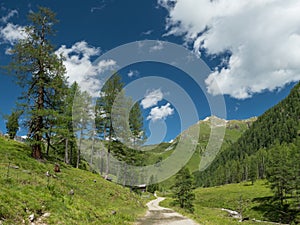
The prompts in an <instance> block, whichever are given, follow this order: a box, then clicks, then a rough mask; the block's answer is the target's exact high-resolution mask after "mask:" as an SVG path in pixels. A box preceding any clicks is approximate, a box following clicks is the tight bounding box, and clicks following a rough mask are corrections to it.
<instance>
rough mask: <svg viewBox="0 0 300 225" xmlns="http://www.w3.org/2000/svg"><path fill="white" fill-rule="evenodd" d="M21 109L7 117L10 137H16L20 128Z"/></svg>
mask: <svg viewBox="0 0 300 225" xmlns="http://www.w3.org/2000/svg"><path fill="white" fill-rule="evenodd" d="M20 115H21V112H20V111H14V112H12V113H11V114H10V115H9V116H8V117H7V122H6V129H7V133H8V135H9V138H10V139H14V138H15V136H16V134H17V131H18V129H19V117H20Z"/></svg>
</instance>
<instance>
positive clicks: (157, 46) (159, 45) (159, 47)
mask: <svg viewBox="0 0 300 225" xmlns="http://www.w3.org/2000/svg"><path fill="white" fill-rule="evenodd" d="M163 48H164V44H163V42H162V41H156V43H155V45H154V46H152V47H150V50H149V51H150V52H155V51H160V50H162V49H163Z"/></svg>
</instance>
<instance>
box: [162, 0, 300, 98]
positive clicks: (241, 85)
mask: <svg viewBox="0 0 300 225" xmlns="http://www.w3.org/2000/svg"><path fill="white" fill-rule="evenodd" d="M158 3H159V4H160V5H161V6H162V7H165V8H166V9H167V10H168V12H169V15H168V17H167V19H166V35H177V36H183V37H184V40H185V42H186V43H189V44H192V46H193V47H194V51H195V52H197V53H199V52H200V51H202V52H206V53H207V54H209V55H212V56H222V55H224V54H223V53H225V52H229V55H230V56H229V57H227V58H226V59H224V60H223V62H222V64H221V65H220V66H219V67H218V68H216V69H215V70H214V71H213V72H212V73H211V74H210V75H209V77H208V78H207V79H206V85H207V88H208V91H209V92H210V93H211V94H213V95H218V94H228V95H231V96H232V97H235V98H238V99H245V98H249V97H251V96H252V95H253V94H254V93H260V92H262V91H264V90H270V91H272V90H275V89H277V88H280V87H283V86H284V85H286V84H288V83H290V82H294V81H298V80H300V61H299V58H300V27H299V24H300V17H299V12H300V2H299V1H298V0H287V1H278V0H244V1H240V0H218V1H215V0H214V1H211V0H158ZM224 65H225V66H224ZM218 87H219V88H218Z"/></svg>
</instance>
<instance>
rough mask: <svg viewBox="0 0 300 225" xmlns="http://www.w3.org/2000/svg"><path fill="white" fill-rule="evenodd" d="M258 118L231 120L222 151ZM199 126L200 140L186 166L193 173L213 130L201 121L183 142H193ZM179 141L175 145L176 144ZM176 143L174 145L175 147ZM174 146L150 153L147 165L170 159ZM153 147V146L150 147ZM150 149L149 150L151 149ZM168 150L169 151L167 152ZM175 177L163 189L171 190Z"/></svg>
mask: <svg viewBox="0 0 300 225" xmlns="http://www.w3.org/2000/svg"><path fill="white" fill-rule="evenodd" d="M254 120H256V118H250V119H248V120H230V121H228V122H227V124H226V131H225V136H224V141H223V143H222V146H221V149H220V151H223V150H224V149H226V148H227V147H228V146H229V145H231V144H232V143H233V142H235V141H236V140H237V139H238V138H239V137H240V136H241V135H242V134H243V132H245V131H246V130H247V129H248V125H247V123H249V124H251V123H252V122H253V121H254ZM197 126H199V127H200V133H199V138H198V140H197V143H198V145H197V149H196V151H195V152H194V154H193V155H192V157H191V158H190V160H189V162H188V163H187V164H186V166H187V167H188V168H189V170H190V171H191V172H195V171H198V169H199V164H200V161H201V155H202V154H203V152H205V149H206V146H207V143H208V140H209V136H210V132H211V128H210V121H199V123H197V124H195V125H193V126H191V127H190V128H189V129H188V130H187V131H186V132H187V133H188V135H187V138H188V140H183V141H187V142H192V140H191V139H193V137H195V136H196V130H197ZM176 141H177V139H176V140H175V142H174V143H176ZM174 143H172V144H173V145H174ZM172 144H169V143H162V144H160V145H159V146H156V147H155V148H154V149H153V150H151V151H148V153H149V158H148V160H147V164H152V163H155V162H156V161H157V160H158V158H159V157H161V158H162V159H165V158H167V157H169V156H170V155H171V154H172V153H173V150H168V149H170V146H171V145H172ZM150 147H153V146H150ZM150 147H149V148H150ZM166 149H167V151H166ZM174 177H175V176H172V177H171V178H169V179H167V180H166V181H164V182H162V183H161V184H160V186H161V188H162V189H163V190H166V189H169V188H170V187H171V186H172V184H173V183H174V179H175V178H174Z"/></svg>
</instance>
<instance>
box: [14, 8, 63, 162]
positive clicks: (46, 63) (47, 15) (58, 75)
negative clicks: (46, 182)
mask: <svg viewBox="0 0 300 225" xmlns="http://www.w3.org/2000/svg"><path fill="white" fill-rule="evenodd" d="M28 18H29V22H30V25H28V26H26V28H25V33H26V38H25V39H22V40H20V41H19V42H18V43H17V44H16V45H15V46H14V47H13V49H12V50H11V54H12V62H11V63H10V65H9V66H8V70H9V71H10V72H11V73H13V74H15V76H16V78H17V81H18V84H19V85H20V86H21V87H22V88H24V93H23V96H22V97H23V100H24V101H25V102H24V103H25V104H23V109H24V113H25V115H27V117H28V119H27V126H28V130H29V137H30V140H31V147H32V156H33V157H34V158H36V159H41V158H42V148H43V140H44V139H45V138H46V137H45V136H46V133H47V128H48V124H47V118H50V117H51V115H53V110H55V109H56V103H57V101H58V100H60V98H62V97H63V95H62V94H61V93H64V90H65V84H66V81H65V77H64V73H65V67H64V66H63V63H62V58H61V57H59V56H57V55H56V54H55V53H54V47H53V45H52V44H51V43H50V40H49V38H50V36H51V35H54V33H55V32H54V30H53V25H54V24H56V23H57V20H56V18H55V14H54V13H53V12H52V11H51V10H50V9H48V8H43V7H40V8H39V10H38V12H35V13H34V12H30V13H29V16H28ZM54 96H55V97H54ZM53 117H54V116H53Z"/></svg>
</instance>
